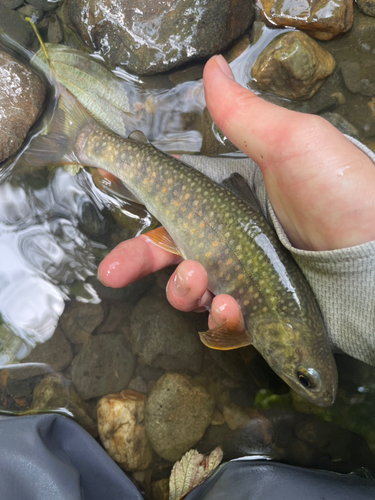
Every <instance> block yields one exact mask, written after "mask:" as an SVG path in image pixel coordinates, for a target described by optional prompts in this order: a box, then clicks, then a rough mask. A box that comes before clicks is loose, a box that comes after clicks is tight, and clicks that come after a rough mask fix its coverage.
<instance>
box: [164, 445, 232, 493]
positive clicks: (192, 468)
mask: <svg viewBox="0 0 375 500" xmlns="http://www.w3.org/2000/svg"><path fill="white" fill-rule="evenodd" d="M222 459H223V451H222V449H221V448H220V446H218V447H217V448H215V449H214V450H213V451H212V452H211V453H210V455H208V456H207V455H202V454H201V453H199V452H198V451H197V450H190V451H188V452H186V453H185V455H184V456H183V457H182V458H181V460H180V461H179V462H176V463H175V464H174V466H173V469H172V472H171V477H170V478H169V500H180V499H182V498H185V496H186V495H187V494H188V493H189V492H190V491H191V490H192V489H194V488H196V487H197V486H198V485H200V484H201V483H203V481H204V480H205V479H207V478H208V476H210V475H211V474H212V472H213V471H214V470H215V469H216V468H217V467H218V466H219V464H220V462H221V461H222Z"/></svg>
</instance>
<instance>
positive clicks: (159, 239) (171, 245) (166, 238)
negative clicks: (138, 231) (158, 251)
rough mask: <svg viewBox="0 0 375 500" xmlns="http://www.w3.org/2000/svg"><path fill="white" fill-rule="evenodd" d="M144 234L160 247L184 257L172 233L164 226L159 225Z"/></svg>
mask: <svg viewBox="0 0 375 500" xmlns="http://www.w3.org/2000/svg"><path fill="white" fill-rule="evenodd" d="M144 234H145V236H147V238H150V240H151V241H152V242H153V243H154V244H155V245H157V246H158V247H160V248H162V249H163V250H166V251H167V252H170V253H174V254H176V255H180V256H181V257H182V255H181V252H180V250H179V249H178V248H177V246H176V244H175V242H174V241H173V239H172V238H171V236H170V234H169V233H168V231H167V230H166V229H165V228H164V227H163V226H161V227H157V228H156V229H153V230H152V231H149V232H148V233H144Z"/></svg>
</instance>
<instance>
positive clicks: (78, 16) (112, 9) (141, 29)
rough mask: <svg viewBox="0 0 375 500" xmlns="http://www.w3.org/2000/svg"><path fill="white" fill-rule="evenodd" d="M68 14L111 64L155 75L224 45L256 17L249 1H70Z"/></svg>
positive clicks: (68, 20) (65, 11)
mask: <svg viewBox="0 0 375 500" xmlns="http://www.w3.org/2000/svg"><path fill="white" fill-rule="evenodd" d="M62 17H63V19H64V21H65V22H66V23H67V24H69V25H70V26H71V27H72V28H73V29H74V30H75V31H76V32H77V33H78V35H79V36H80V37H81V39H82V40H84V42H85V43H86V44H87V46H88V47H89V48H90V49H92V50H96V51H100V52H101V54H102V55H103V56H104V57H105V58H106V59H107V61H108V62H109V63H110V64H111V65H119V64H120V65H125V66H126V67H127V69H129V70H130V71H132V72H134V73H137V74H140V75H146V74H153V73H158V72H161V71H166V70H168V69H170V68H173V67H175V66H178V65H180V64H183V63H184V62H187V61H190V60H194V59H201V58H203V57H207V56H210V55H213V54H214V53H217V52H219V51H221V50H223V49H224V48H225V47H227V46H228V45H229V44H230V43H231V42H232V41H233V40H235V39H236V38H237V37H239V36H240V35H241V34H242V33H243V32H244V31H245V29H246V28H247V27H248V26H249V25H250V23H251V22H252V20H253V17H254V7H253V5H252V2H250V1H248V0H216V1H215V2H212V1H210V0H204V1H202V2H199V3H197V2H196V1H195V0H170V1H168V2H160V0H137V1H136V2H135V1H129V0H118V1H117V2H110V1H109V0H99V1H98V0H78V1H77V0H66V1H65V3H64V6H63V12H62Z"/></svg>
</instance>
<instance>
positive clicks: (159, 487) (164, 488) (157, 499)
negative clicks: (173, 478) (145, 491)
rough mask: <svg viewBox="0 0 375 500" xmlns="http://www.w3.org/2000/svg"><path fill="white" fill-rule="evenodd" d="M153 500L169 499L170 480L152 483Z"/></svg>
mask: <svg viewBox="0 0 375 500" xmlns="http://www.w3.org/2000/svg"><path fill="white" fill-rule="evenodd" d="M151 492H152V500H168V499H169V479H159V481H154V482H153V483H151Z"/></svg>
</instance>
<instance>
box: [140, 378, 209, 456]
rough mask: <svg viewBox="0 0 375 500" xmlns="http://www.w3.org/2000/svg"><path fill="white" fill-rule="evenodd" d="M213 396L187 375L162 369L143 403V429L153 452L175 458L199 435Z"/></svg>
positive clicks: (206, 420)
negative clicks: (162, 372)
mask: <svg viewBox="0 0 375 500" xmlns="http://www.w3.org/2000/svg"><path fill="white" fill-rule="evenodd" d="M214 404H215V403H214V399H213V397H212V396H210V395H209V394H208V392H207V391H206V390H205V389H204V388H203V387H202V386H201V385H199V384H196V383H194V382H193V380H192V379H191V378H190V377H185V376H184V375H180V374H178V373H166V374H165V375H163V376H162V377H161V378H160V379H159V380H158V381H157V383H156V385H155V387H154V388H153V390H152V391H151V394H150V396H149V398H148V401H147V404H146V431H147V435H148V438H149V440H150V443H151V445H152V447H153V448H154V450H155V451H156V453H157V454H158V455H159V456H160V457H162V458H164V459H165V460H169V461H171V462H175V461H176V460H179V459H180V458H181V457H182V455H183V454H184V453H185V452H186V451H188V450H190V449H191V448H192V447H193V446H194V445H195V444H196V443H197V442H198V441H199V440H200V439H201V438H202V436H203V434H204V432H205V430H206V428H207V427H208V425H209V424H210V422H211V418H212V415H213V411H214Z"/></svg>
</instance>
